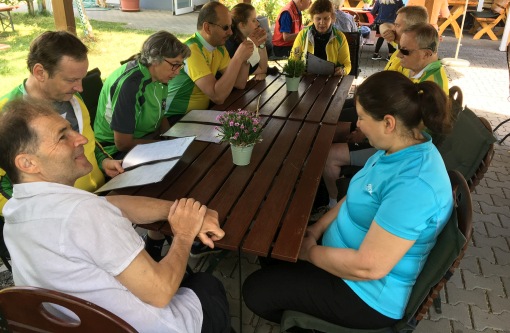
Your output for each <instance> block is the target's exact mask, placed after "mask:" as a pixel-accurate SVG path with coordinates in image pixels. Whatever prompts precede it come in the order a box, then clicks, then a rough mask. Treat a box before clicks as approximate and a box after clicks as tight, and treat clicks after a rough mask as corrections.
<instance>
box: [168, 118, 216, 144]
mask: <svg viewBox="0 0 510 333" xmlns="http://www.w3.org/2000/svg"><path fill="white" fill-rule="evenodd" d="M219 133H220V132H219V131H218V130H217V129H216V125H209V124H197V123H181V122H178V123H177V124H175V125H174V126H172V127H171V128H170V129H169V130H168V131H166V132H165V133H163V134H162V136H172V137H176V138H180V137H185V136H190V135H195V136H196V138H195V140H198V141H207V142H214V143H219V142H220V138H219V137H218V134H219Z"/></svg>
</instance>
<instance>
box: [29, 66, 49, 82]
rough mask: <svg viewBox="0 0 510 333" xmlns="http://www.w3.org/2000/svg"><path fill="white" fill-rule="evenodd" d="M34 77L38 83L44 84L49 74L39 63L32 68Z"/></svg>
mask: <svg viewBox="0 0 510 333" xmlns="http://www.w3.org/2000/svg"><path fill="white" fill-rule="evenodd" d="M32 75H33V76H34V77H35V78H36V79H37V81H40V82H43V81H45V80H46V78H47V73H46V71H45V70H44V67H43V65H41V64H40V63H37V64H35V65H34V67H33V68H32Z"/></svg>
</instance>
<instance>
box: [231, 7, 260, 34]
mask: <svg viewBox="0 0 510 333" xmlns="http://www.w3.org/2000/svg"><path fill="white" fill-rule="evenodd" d="M254 10H255V7H253V6H252V5H250V4H249V3H238V4H237V5H235V6H234V7H232V9H231V10H230V14H231V15H232V33H233V35H234V36H235V37H236V38H240V39H244V36H242V34H241V31H240V30H239V28H238V26H239V23H244V24H246V23H247V22H248V19H249V18H250V15H251V13H252V12H253V11H254Z"/></svg>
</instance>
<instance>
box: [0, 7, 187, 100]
mask: <svg viewBox="0 0 510 333" xmlns="http://www.w3.org/2000/svg"><path fill="white" fill-rule="evenodd" d="M12 15H13V20H14V25H15V28H16V31H15V32H12V31H6V32H0V44H8V45H9V46H10V47H11V48H10V49H7V50H4V51H0V75H1V77H2V83H1V85H0V96H3V95H4V94H6V93H8V92H9V91H11V90H12V89H13V88H14V87H15V86H17V85H18V84H20V83H21V82H22V81H23V80H24V79H25V78H26V77H27V76H28V74H29V73H28V69H27V68H26V59H27V54H28V49H29V47H30V42H31V41H32V40H33V39H34V38H35V37H37V36H38V35H39V34H41V33H42V32H44V31H46V30H55V23H54V21H53V17H51V16H36V17H32V16H29V15H27V14H23V13H13V14H12ZM91 24H92V28H93V29H94V35H95V36H94V37H95V40H90V39H89V40H87V39H84V38H83V32H82V30H81V25H80V23H79V21H77V22H76V29H77V31H78V36H79V37H80V38H82V40H83V41H84V43H85V44H86V45H87V47H88V48H89V69H92V68H95V67H98V68H99V69H100V70H101V76H102V78H103V80H104V79H105V78H106V77H107V76H108V75H109V74H110V73H111V72H113V71H114V70H115V69H116V68H117V67H119V65H120V61H122V60H125V59H127V58H129V57H130V56H132V55H133V54H135V53H138V52H139V51H140V48H141V47H142V44H143V42H144V40H145V39H147V37H148V36H149V35H150V34H152V33H153V32H155V31H154V30H135V29H127V28H126V27H125V26H126V24H125V23H112V22H100V21H95V20H91ZM177 37H178V38H179V39H180V40H184V39H185V38H186V37H187V36H185V35H177Z"/></svg>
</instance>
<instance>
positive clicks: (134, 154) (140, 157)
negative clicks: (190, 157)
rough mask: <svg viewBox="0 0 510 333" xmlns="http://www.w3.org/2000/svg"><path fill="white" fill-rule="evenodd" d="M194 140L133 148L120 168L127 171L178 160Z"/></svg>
mask: <svg viewBox="0 0 510 333" xmlns="http://www.w3.org/2000/svg"><path fill="white" fill-rule="evenodd" d="M194 139H195V137H194V136H188V137H185V138H179V139H174V140H163V141H158V142H153V143H147V144H140V145H137V146H135V147H134V148H133V149H131V150H130V151H129V153H128V154H127V155H126V157H124V160H123V162H122V167H123V168H124V169H129V168H133V167H136V166H138V165H143V164H148V163H153V162H158V161H165V160H170V159H179V158H180V157H181V156H182V155H184V152H185V151H186V149H187V148H188V147H189V145H190V144H191V143H192V142H193V140H194Z"/></svg>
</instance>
